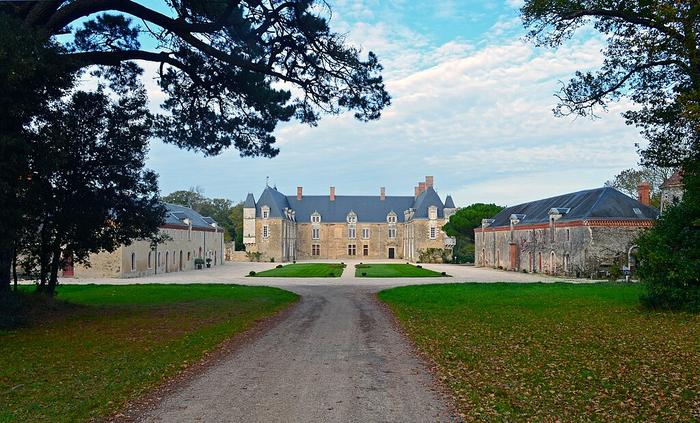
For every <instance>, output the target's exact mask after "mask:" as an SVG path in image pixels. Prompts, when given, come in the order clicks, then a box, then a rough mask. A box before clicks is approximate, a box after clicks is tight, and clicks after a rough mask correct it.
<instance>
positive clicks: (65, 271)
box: [63, 256, 75, 278]
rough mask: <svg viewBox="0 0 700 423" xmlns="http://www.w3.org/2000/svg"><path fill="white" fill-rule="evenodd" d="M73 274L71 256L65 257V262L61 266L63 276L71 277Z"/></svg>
mask: <svg viewBox="0 0 700 423" xmlns="http://www.w3.org/2000/svg"><path fill="white" fill-rule="evenodd" d="M73 276H75V271H74V270H73V256H68V257H66V264H65V267H64V268H63V277H64V278H72V277H73Z"/></svg>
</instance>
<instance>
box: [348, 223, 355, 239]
mask: <svg viewBox="0 0 700 423" xmlns="http://www.w3.org/2000/svg"><path fill="white" fill-rule="evenodd" d="M348 238H350V239H355V227H354V226H350V227H349V228H348Z"/></svg>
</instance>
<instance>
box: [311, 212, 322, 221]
mask: <svg viewBox="0 0 700 423" xmlns="http://www.w3.org/2000/svg"><path fill="white" fill-rule="evenodd" d="M311 223H321V214H319V212H314V213H313V214H312V215H311Z"/></svg>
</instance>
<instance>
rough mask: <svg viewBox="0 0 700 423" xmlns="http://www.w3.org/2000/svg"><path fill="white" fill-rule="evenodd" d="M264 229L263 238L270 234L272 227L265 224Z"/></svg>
mask: <svg viewBox="0 0 700 423" xmlns="http://www.w3.org/2000/svg"><path fill="white" fill-rule="evenodd" d="M262 231H263V233H262V236H263V238H268V237H269V236H270V227H269V226H267V225H263V229H262Z"/></svg>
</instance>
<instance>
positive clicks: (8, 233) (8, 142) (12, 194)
mask: <svg viewBox="0 0 700 423" xmlns="http://www.w3.org/2000/svg"><path fill="white" fill-rule="evenodd" d="M60 51H61V48H60V47H59V46H58V45H56V44H55V43H53V42H46V40H45V39H44V38H43V37H41V36H40V35H39V34H36V33H34V32H32V31H29V30H27V28H26V27H24V26H23V25H22V23H21V22H19V21H18V20H16V19H13V18H11V17H8V16H6V15H3V14H2V13H0V110H2V113H0V293H2V292H5V291H9V290H10V279H11V277H10V269H11V267H12V266H11V263H12V261H13V256H14V255H15V254H14V253H15V252H16V250H17V249H18V247H19V246H18V244H17V242H16V239H17V238H18V237H19V236H20V233H21V232H22V227H23V225H24V222H25V219H24V208H23V207H22V205H23V202H22V192H23V190H24V189H25V182H26V181H27V176H28V174H29V173H28V162H27V158H28V152H29V150H28V148H29V147H28V145H27V143H26V136H27V134H26V128H27V125H29V124H30V122H31V120H32V117H33V116H35V115H36V114H37V113H40V112H42V110H43V109H45V108H46V107H47V105H48V104H49V103H50V102H51V101H53V100H55V99H56V98H60V97H61V96H62V95H63V94H64V93H65V91H66V90H68V89H69V88H70V87H71V86H72V83H73V77H72V76H70V75H69V74H68V73H66V72H65V71H64V70H63V69H64V67H65V66H64V64H63V63H62V61H60V60H58V59H57V58H58V54H59V52H60Z"/></svg>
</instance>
